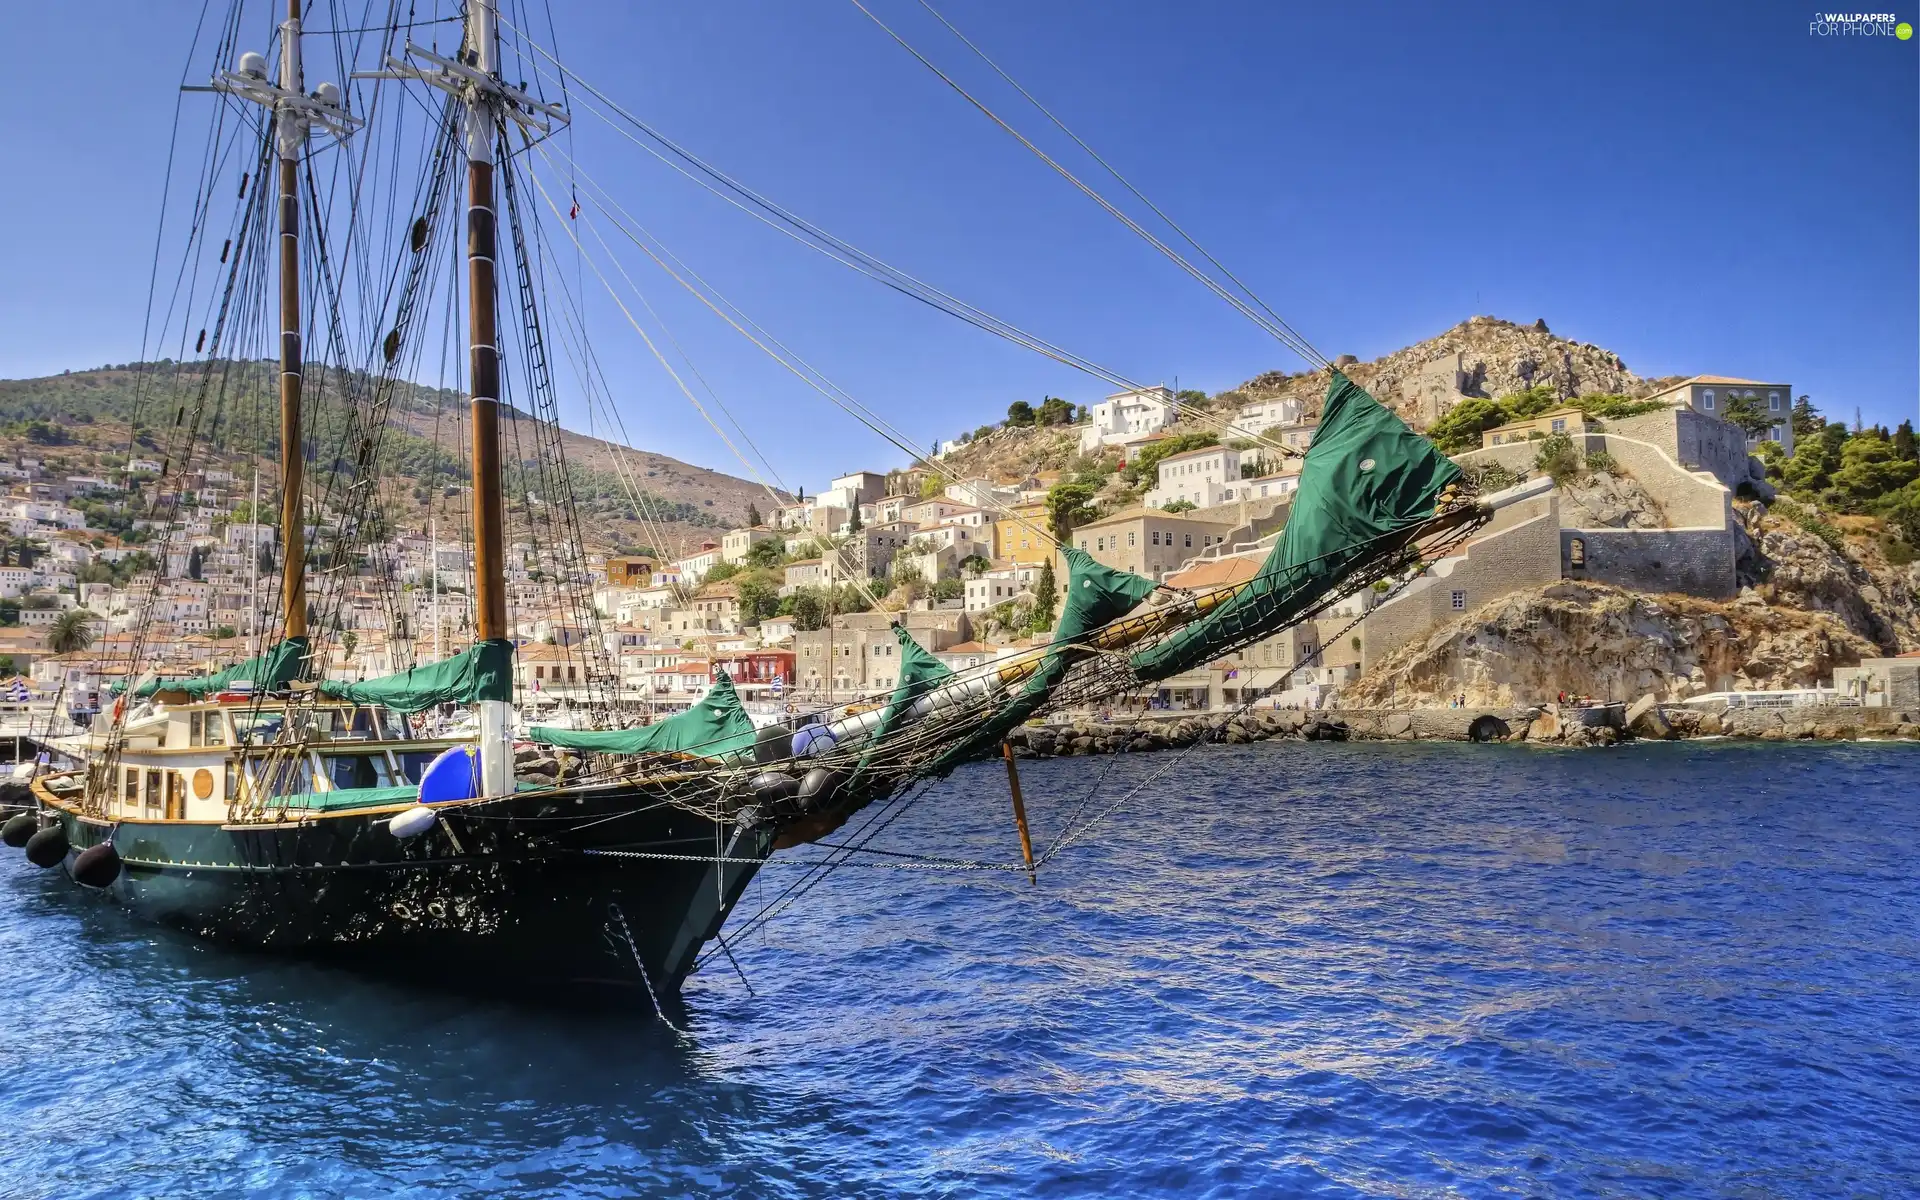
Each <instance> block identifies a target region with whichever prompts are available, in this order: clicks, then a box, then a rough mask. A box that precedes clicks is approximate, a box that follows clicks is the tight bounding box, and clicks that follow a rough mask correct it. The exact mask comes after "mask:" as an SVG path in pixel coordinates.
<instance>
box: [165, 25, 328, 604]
mask: <svg viewBox="0 0 1920 1200" xmlns="http://www.w3.org/2000/svg"><path fill="white" fill-rule="evenodd" d="M300 4H301V0H287V17H286V20H285V21H283V22H281V24H280V78H279V81H278V82H277V83H269V82H268V81H267V62H266V59H265V58H263V57H262V56H261V55H259V54H257V53H254V52H252V51H249V52H248V53H245V54H242V55H241V56H240V60H239V62H237V63H235V64H234V69H233V70H231V71H222V72H221V73H220V74H219V75H217V76H215V77H214V79H213V82H212V83H211V84H210V85H209V86H207V87H186V88H182V89H181V90H182V91H188V92H224V93H226V94H227V95H230V96H236V97H239V98H240V99H242V100H249V101H252V102H253V103H255V104H258V105H260V106H261V107H262V108H265V109H267V110H268V111H269V112H271V113H272V114H273V150H274V157H275V158H276V159H277V160H278V161H277V163H276V166H277V167H278V168H279V169H278V171H277V172H276V178H277V182H278V187H277V189H276V191H275V198H276V200H277V201H278V202H279V206H280V210H279V220H278V229H279V234H280V237H279V241H280V538H281V541H282V543H283V546H284V548H283V550H282V555H283V557H284V562H283V564H282V565H283V566H284V568H285V572H286V583H285V585H284V587H283V588H282V592H283V599H284V601H285V604H286V636H287V637H304V636H305V635H306V632H307V577H306V576H307V539H306V526H305V523H304V514H303V513H302V511H301V505H300V494H301V490H302V483H303V480H304V476H305V474H306V461H305V459H304V458H303V457H302V456H301V442H302V440H303V437H302V432H301V419H300V384H301V377H302V371H303V369H304V363H305V358H304V356H303V353H302V348H301V345H300V159H301V157H302V156H304V155H305V154H306V152H307V142H308V138H309V136H310V135H311V133H312V131H313V127H314V126H315V125H318V126H319V127H320V128H321V129H322V130H323V131H324V132H326V133H328V134H331V135H332V136H333V137H334V138H335V139H342V138H345V137H346V136H347V135H348V134H350V133H352V132H353V131H354V130H355V129H356V128H358V127H359V126H360V124H361V121H360V119H359V118H358V117H354V116H350V115H348V113H347V110H346V109H345V108H344V107H343V106H342V105H341V103H340V89H339V88H337V87H335V86H334V85H333V84H331V83H323V84H321V85H320V86H319V87H317V88H315V89H314V90H313V91H312V92H311V93H307V92H303V91H301V90H300V88H301V83H300V76H301V70H300ZM255 471H256V475H255V483H256V488H255V512H254V518H253V519H254V523H255V524H256V525H257V524H259V522H260V514H259V511H258V500H259V496H258V487H257V484H258V474H257V472H258V466H257V464H256V467H255ZM259 551H260V547H259V542H258V539H257V538H256V539H255V543H254V554H255V555H256V557H257V556H258V554H259ZM255 594H256V596H257V595H258V590H257V586H256V592H255Z"/></svg>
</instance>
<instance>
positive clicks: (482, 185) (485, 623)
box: [464, 0, 513, 795]
mask: <svg viewBox="0 0 1920 1200" xmlns="http://www.w3.org/2000/svg"><path fill="white" fill-rule="evenodd" d="M467 13H468V24H467V64H468V65H469V66H470V67H471V68H472V69H473V70H475V71H477V72H479V73H480V74H481V75H482V76H484V77H486V78H487V80H488V81H491V80H492V77H493V76H494V75H495V74H496V72H497V71H498V60H499V28H498V25H497V24H496V15H495V11H494V0H472V3H470V4H469V5H468V8H467ZM497 95H498V94H497V93H496V92H495V91H494V90H493V89H491V88H487V87H476V88H474V89H473V90H472V91H471V92H470V93H469V95H468V98H467V113H466V129H465V139H464V140H465V143H466V152H467V313H468V320H467V346H468V354H469V357H470V360H471V371H470V374H469V378H470V379H471V380H472V383H473V396H472V399H471V402H470V404H471V407H470V412H469V420H470V424H471V428H472V431H473V447H472V469H473V576H474V609H475V616H476V620H477V628H476V630H475V633H476V635H477V637H478V639H479V640H481V641H487V640H490V639H495V638H505V637H507V635H508V630H507V580H506V569H505V563H504V561H503V559H504V555H505V550H506V545H505V533H504V530H503V528H502V526H503V524H504V522H503V520H502V514H501V502H500V348H499V338H498V328H497V320H496V313H495V306H496V304H497V302H498V301H497V286H496V285H497V272H496V270H495V249H496V246H497V243H498V237H497V232H498V231H497V225H498V221H497V219H496V217H495V213H494V207H493V191H494V186H493V147H494V132H495V129H496V128H497V124H498V120H499V116H498V112H497V111H496V110H497V106H498V103H499V101H498V98H497ZM475 707H476V708H477V709H478V712H477V714H476V715H477V716H478V717H479V726H480V730H479V732H480V737H479V743H480V745H479V750H480V784H481V789H482V791H483V792H484V793H485V794H487V795H500V794H503V793H506V792H509V791H511V790H512V789H513V745H512V742H511V740H510V738H511V733H512V721H513V717H512V710H511V705H510V704H508V703H507V702H505V701H498V700H482V701H479V702H478V703H477V704H476V706H475Z"/></svg>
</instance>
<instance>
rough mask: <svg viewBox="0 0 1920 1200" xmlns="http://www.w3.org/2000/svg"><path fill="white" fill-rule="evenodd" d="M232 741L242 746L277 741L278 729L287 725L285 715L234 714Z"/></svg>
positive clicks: (273, 713)
mask: <svg viewBox="0 0 1920 1200" xmlns="http://www.w3.org/2000/svg"><path fill="white" fill-rule="evenodd" d="M233 723H234V728H235V730H236V731H237V732H236V733H235V737H234V740H235V741H237V742H239V743H240V744H242V745H246V744H247V743H250V742H251V743H254V744H256V745H258V744H264V743H268V742H273V741H277V740H278V739H279V737H280V729H281V727H282V726H284V725H285V724H286V723H287V714H285V713H278V712H264V713H253V712H250V713H234V714H233Z"/></svg>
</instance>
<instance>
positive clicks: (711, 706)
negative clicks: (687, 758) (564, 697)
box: [527, 671, 753, 758]
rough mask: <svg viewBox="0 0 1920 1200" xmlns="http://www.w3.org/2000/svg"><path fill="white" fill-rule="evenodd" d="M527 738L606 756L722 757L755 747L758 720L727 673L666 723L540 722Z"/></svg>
mask: <svg viewBox="0 0 1920 1200" xmlns="http://www.w3.org/2000/svg"><path fill="white" fill-rule="evenodd" d="M527 736H528V737H529V738H531V739H533V740H534V741H536V742H545V743H546V744H547V745H549V746H565V747H567V748H568V749H572V750H597V751H599V752H601V753H603V754H698V755H700V756H701V757H703V758H719V757H720V756H721V755H724V754H730V753H732V752H734V751H736V750H745V749H751V748H752V747H753V719H752V718H751V717H749V716H747V710H746V708H745V707H743V706H742V705H741V703H740V696H739V693H737V692H735V691H734V690H733V681H732V680H731V679H729V678H727V673H726V672H725V671H721V672H718V676H717V678H715V679H714V681H713V687H712V688H710V689H709V690H708V692H707V694H706V696H705V697H703V698H702V699H701V701H700V703H698V704H696V705H694V706H693V707H692V708H689V709H688V710H687V711H685V712H683V713H680V714H678V715H676V716H671V717H668V718H667V719H666V720H664V721H655V722H654V723H653V724H651V725H642V726H641V727H640V728H638V729H555V728H553V727H552V726H548V725H535V726H534V727H533V728H531V729H529V730H527Z"/></svg>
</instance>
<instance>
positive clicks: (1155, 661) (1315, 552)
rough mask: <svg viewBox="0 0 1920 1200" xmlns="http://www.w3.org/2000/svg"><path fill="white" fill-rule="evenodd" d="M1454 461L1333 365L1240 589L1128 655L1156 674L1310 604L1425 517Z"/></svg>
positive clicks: (1266, 629) (1256, 634)
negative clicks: (1270, 543)
mask: <svg viewBox="0 0 1920 1200" xmlns="http://www.w3.org/2000/svg"><path fill="white" fill-rule="evenodd" d="M1459 478H1460V468H1459V467H1456V466H1455V465H1454V464H1453V462H1452V461H1451V460H1449V459H1448V458H1447V457H1446V456H1445V455H1443V454H1441V453H1440V452H1439V451H1438V450H1436V449H1434V446H1433V443H1432V442H1429V441H1428V440H1427V439H1426V438H1423V437H1421V436H1420V435H1419V434H1417V433H1415V432H1413V430H1411V429H1409V428H1407V425H1406V423H1405V422H1404V421H1402V420H1401V419H1400V418H1399V417H1397V416H1395V415H1394V414H1393V413H1392V412H1390V411H1388V410H1387V409H1386V408H1384V407H1382V406H1381V405H1380V403H1379V402H1378V401H1376V400H1375V399H1374V398H1373V397H1372V396H1369V395H1368V394H1367V393H1366V391H1365V389H1363V388H1361V387H1360V386H1359V385H1358V384H1356V383H1354V382H1353V381H1352V380H1351V379H1348V378H1347V377H1346V376H1345V375H1343V374H1341V373H1340V372H1338V371H1335V372H1334V373H1333V380H1332V382H1330V383H1329V384H1328V385H1327V399H1326V403H1325V404H1324V405H1323V406H1322V407H1321V410H1320V428H1319V431H1318V432H1317V433H1316V434H1315V435H1314V439H1313V444H1312V446H1311V447H1309V448H1308V450H1307V459H1306V462H1305V464H1304V465H1303V467H1302V470H1301V472H1300V488H1299V491H1298V492H1297V493H1296V495H1295V497H1294V501H1293V507H1292V511H1291V512H1290V513H1289V514H1288V516H1287V527H1286V529H1285V530H1284V531H1283V532H1282V533H1281V535H1280V540H1279V542H1278V543H1276V544H1275V545H1274V547H1273V552H1272V553H1271V554H1269V555H1268V556H1267V560H1266V562H1265V563H1263V564H1261V567H1260V570H1259V572H1258V573H1257V574H1255V575H1254V577H1253V579H1251V580H1250V581H1249V582H1248V583H1247V585H1246V586H1245V587H1244V588H1242V589H1241V591H1240V592H1239V594H1237V595H1235V596H1234V597H1233V598H1232V599H1230V600H1228V601H1227V602H1226V603H1224V604H1222V605H1221V606H1220V607H1219V608H1216V609H1214V610H1213V611H1212V612H1211V613H1208V614H1207V615H1206V616H1204V617H1202V618H1201V619H1199V620H1197V621H1195V622H1194V623H1193V624H1191V625H1189V626H1187V627H1186V628H1185V629H1182V630H1181V631H1180V632H1178V633H1176V634H1174V635H1173V636H1172V637H1169V638H1167V639H1166V640H1165V641H1163V642H1161V643H1159V644H1158V645H1156V646H1153V647H1151V648H1149V649H1146V650H1142V651H1140V652H1139V653H1138V654H1135V655H1134V656H1133V657H1132V659H1131V663H1132V666H1133V671H1134V674H1135V675H1137V676H1138V677H1139V678H1141V679H1149V680H1151V679H1165V678H1167V677H1168V676H1170V675H1178V674H1180V673H1181V672H1182V671H1188V670H1191V669H1193V668H1194V667H1197V666H1199V665H1200V664H1202V663H1207V662H1212V661H1213V660H1214V659H1216V658H1219V657H1220V655H1221V654H1223V653H1225V652H1227V650H1228V649H1230V648H1231V647H1234V646H1241V645H1246V644H1248V643H1250V642H1254V641H1258V640H1259V639H1260V638H1262V637H1265V636H1269V635H1271V634H1273V633H1277V632H1278V631H1280V630H1282V629H1285V628H1286V627H1287V626H1289V625H1291V624H1292V623H1294V622H1295V621H1298V620H1300V619H1301V618H1302V617H1304V616H1305V615H1307V614H1308V613H1310V612H1312V611H1313V610H1314V609H1315V608H1316V607H1318V606H1319V605H1320V604H1321V603H1322V602H1323V601H1324V600H1325V599H1326V597H1327V596H1328V595H1330V594H1331V593H1332V592H1333V591H1334V590H1335V589H1336V588H1338V587H1339V585H1340V583H1341V581H1342V580H1343V579H1344V578H1346V576H1347V574H1348V573H1349V572H1350V571H1351V570H1352V569H1353V568H1354V567H1355V566H1356V565H1358V564H1359V563H1360V562H1361V561H1362V560H1363V559H1364V558H1365V557H1366V556H1367V555H1369V554H1371V553H1375V552H1377V551H1379V550H1380V549H1382V548H1383V544H1384V543H1386V542H1388V540H1389V539H1392V538H1393V537H1394V536H1395V535H1397V534H1402V533H1405V532H1407V531H1409V530H1411V529H1413V528H1414V527H1416V526H1418V525H1419V524H1420V523H1421V522H1423V521H1425V520H1427V519H1428V518H1430V517H1432V516H1433V513H1434V506H1435V504H1436V503H1437V502H1438V501H1439V499H1440V494H1441V493H1442V492H1443V491H1445V490H1446V488H1447V487H1448V486H1449V485H1450V484H1452V483H1454V482H1455V481H1456V480H1458V479H1459Z"/></svg>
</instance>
